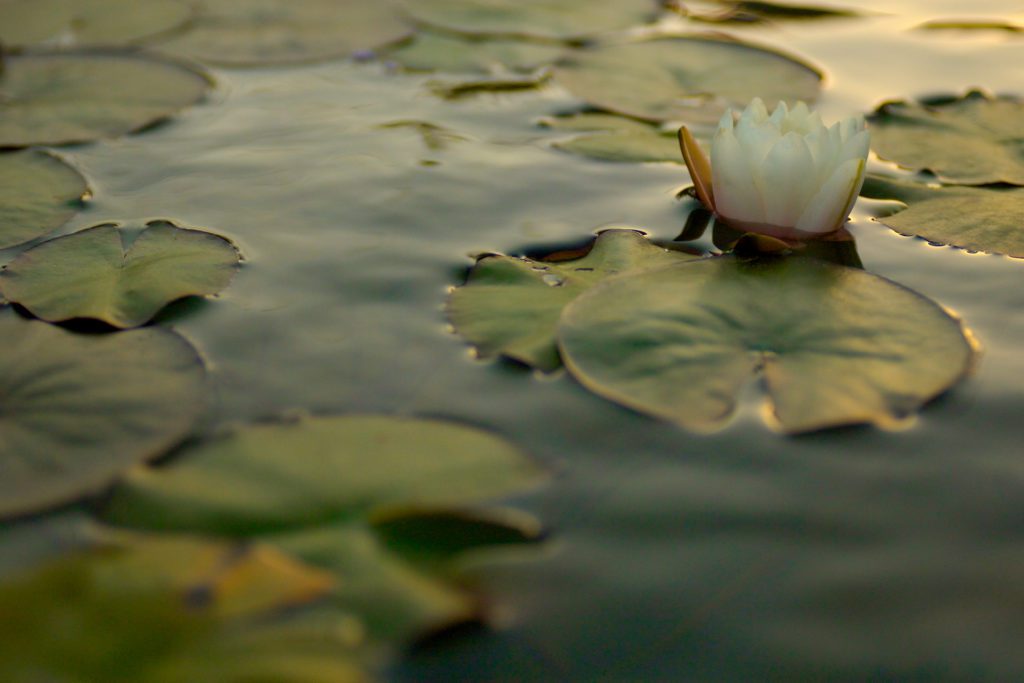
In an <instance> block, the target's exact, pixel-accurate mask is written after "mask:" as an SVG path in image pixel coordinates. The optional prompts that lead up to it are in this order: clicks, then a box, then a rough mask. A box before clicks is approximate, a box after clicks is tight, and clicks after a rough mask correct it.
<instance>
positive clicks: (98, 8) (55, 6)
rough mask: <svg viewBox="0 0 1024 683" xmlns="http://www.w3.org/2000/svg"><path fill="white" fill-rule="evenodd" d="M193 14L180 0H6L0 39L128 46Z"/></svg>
mask: <svg viewBox="0 0 1024 683" xmlns="http://www.w3.org/2000/svg"><path fill="white" fill-rule="evenodd" d="M191 16H192V9H191V8H190V7H189V6H188V4H187V3H184V2H181V1H180V0H4V1H3V2H0V44H3V45H5V46H8V47H25V46H30V45H50V46H54V47H62V48H63V47H72V46H74V47H96V46H114V45H130V44H134V43H139V42H142V41H144V40H146V39H147V38H152V37H153V36H156V35H159V34H161V33H166V32H168V31H173V30H174V29H176V28H179V27H181V26H182V25H183V24H184V23H185V22H186V21H188V19H189V17H191Z"/></svg>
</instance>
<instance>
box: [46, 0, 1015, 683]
mask: <svg viewBox="0 0 1024 683" xmlns="http://www.w3.org/2000/svg"><path fill="white" fill-rule="evenodd" d="M871 4H874V5H875V7H874V8H873V9H876V10H881V9H887V10H888V11H890V12H892V13H893V14H891V15H877V16H872V17H869V18H861V19H853V20H836V21H828V22H818V23H790V24H786V25H783V26H780V27H774V28H765V27H760V28H754V27H750V28H741V29H737V30H736V31H735V32H736V33H738V34H739V35H742V36H744V37H747V38H749V39H751V40H755V41H757V42H760V43H762V44H767V45H772V46H776V47H782V48H784V49H787V50H790V51H792V52H795V53H796V54H798V55H801V56H803V57H804V58H806V59H808V60H809V61H811V62H812V63H814V64H816V65H818V66H819V67H820V68H822V69H823V70H824V71H825V72H826V74H827V85H826V91H825V92H824V94H823V96H822V98H821V102H820V106H821V109H822V111H823V114H824V116H825V118H826V119H828V120H833V119H835V118H837V117H840V116H846V115H850V114H854V113H860V112H867V111H870V110H871V109H873V108H874V106H876V105H877V104H878V103H880V102H881V101H884V100H886V99H894V98H903V97H914V96H919V95H925V94H931V93H935V92H955V93H959V92H962V91H964V90H965V89H967V88H969V87H972V86H982V87H985V88H987V89H989V90H991V91H994V92H1010V93H1014V92H1018V93H1019V92H1020V91H1021V84H1022V83H1024V38H1021V37H1017V36H1014V35H1009V34H1004V33H962V32H950V33H921V32H912V31H909V30H908V29H910V27H912V26H914V25H916V24H917V23H919V22H920V21H923V20H925V19H934V18H949V17H951V16H957V17H959V16H963V15H964V13H965V12H967V9H968V8H965V7H963V6H962V5H963V4H964V3H959V2H943V3H936V2H926V1H925V0H918V1H917V2H901V3H871ZM883 5H884V7H883ZM866 6H867V4H866ZM1013 9H1018V10H1019V9H1020V7H1019V6H1015V4H1014V3H1010V2H986V3H973V4H972V5H971V6H970V8H969V15H970V16H971V17H972V18H973V17H978V16H986V15H990V16H996V17H999V18H1003V19H1011V18H1016V19H1017V20H1018V21H1019V20H1021V17H1020V16H1019V15H1018V16H1017V17H1013V16H1012V15H1011V14H1010V13H1011V10H1013ZM214 76H215V78H216V80H217V84H218V86H217V88H216V90H215V91H214V92H213V94H212V95H211V97H210V98H209V100H208V102H206V103H205V104H203V105H201V106H197V107H195V108H192V109H190V110H188V111H186V112H184V113H183V114H181V115H180V116H177V117H175V118H174V119H173V120H172V121H170V122H169V123H167V124H164V125H161V126H159V127H158V128H156V129H154V130H151V131H148V132H146V133H145V134H143V135H138V136H133V137H127V138H124V139H120V140H116V141H110V142H102V143H98V144H93V145H88V146H82V147H76V148H68V149H67V150H65V151H63V152H62V154H64V156H66V157H67V158H68V159H69V160H70V161H71V162H72V163H74V164H75V165H76V166H78V167H79V168H80V169H81V170H82V172H83V173H84V174H85V175H86V177H87V178H89V180H90V183H91V184H92V187H93V192H94V195H95V198H94V200H93V201H92V202H91V203H90V205H89V208H88V209H87V210H85V211H83V212H82V213H81V214H80V215H79V216H77V218H76V219H75V220H74V221H73V222H72V223H71V224H69V225H67V226H66V227H65V230H64V232H71V231H73V230H76V229H79V228H82V227H84V226H88V225H92V224H95V223H99V222H102V221H107V220H127V221H142V220H146V219H153V218H170V219H174V220H177V221H181V222H183V223H186V224H189V225H193V226H199V227H204V228H208V229H211V230H213V231H216V232H218V233H221V234H224V235H226V236H228V237H230V238H231V239H233V240H234V241H236V243H237V244H238V245H239V246H240V248H241V249H242V251H243V253H244V254H245V256H246V259H247V262H246V265H245V267H244V268H243V270H242V271H241V272H240V274H239V275H238V277H237V278H236V280H235V281H234V283H233V284H232V285H231V287H230V288H229V289H228V290H227V291H226V292H225V293H224V294H223V295H222V296H221V297H219V298H218V299H215V300H212V301H210V302H207V303H202V304H189V305H179V306H177V307H176V308H174V309H172V311H171V312H169V313H168V314H167V315H166V316H165V319H167V320H169V321H171V322H173V324H174V325H175V327H176V328H177V329H178V330H179V331H181V332H182V333H183V334H184V335H185V336H186V337H187V338H188V339H189V340H191V341H192V342H193V343H194V344H195V345H196V346H197V347H198V348H199V349H200V351H201V352H202V353H203V354H204V356H205V357H206V359H207V361H208V363H209V366H210V368H211V372H212V374H213V377H214V381H215V387H216V396H217V399H216V402H215V403H216V407H215V410H214V411H213V412H211V415H210V419H209V420H208V426H209V427H210V428H214V427H216V426H218V425H221V424H224V423H229V422H241V421H250V420H254V419H258V418H263V417H268V416H274V415H278V414H281V413H283V412H293V411H301V412H310V413H315V414H324V413H336V412H385V413H397V414H408V415H428V416H440V417H445V418H450V419H454V420H457V421H462V422H467V423H471V424H475V425H480V426H484V427H487V428H490V429H493V430H495V431H497V432H498V433H500V434H502V435H504V436H506V437H507V438H509V439H510V440H512V441H514V442H515V443H517V444H519V445H521V446H522V447H524V448H525V449H527V450H528V451H529V452H530V453H531V454H532V455H533V456H534V457H536V458H537V459H538V460H540V461H541V462H543V463H545V464H547V465H548V466H549V467H550V468H552V469H553V470H554V471H555V473H556V476H555V479H554V481H553V482H552V483H551V484H550V485H549V486H547V487H546V488H543V489H541V490H538V491H537V492H535V493H533V494H531V495H529V496H526V497H523V498H521V499H517V500H515V501H512V502H513V503H514V504H515V505H517V506H519V507H522V508H524V509H526V510H529V511H531V512H533V513H534V514H536V515H537V516H539V517H540V518H541V519H542V520H543V521H544V522H545V524H546V525H547V526H548V528H549V529H550V532H551V541H550V543H549V544H548V547H547V548H546V549H545V551H544V553H543V554H542V555H541V556H540V557H539V558H536V559H531V560H529V561H523V562H513V563H507V564H500V563H494V564H482V565H480V566H478V567H476V568H475V569H474V570H473V571H472V572H471V575H470V578H471V579H472V580H474V581H476V582H478V583H479V585H481V586H482V587H483V588H485V593H486V594H487V595H488V596H489V598H488V599H489V601H490V603H491V607H492V611H493V614H494V617H495V623H496V625H497V628H496V630H494V631H478V632H473V633H468V634H465V633H464V634H457V635H453V636H451V637H449V638H446V639H444V640H443V641H441V642H435V643H434V644H433V645H432V646H431V647H426V648H423V649H421V650H418V651H417V652H416V653H414V655H413V656H411V657H410V658H408V659H407V660H406V661H404V662H402V663H401V664H400V665H399V666H398V667H396V669H395V670H394V671H393V672H392V673H393V677H394V679H395V680H401V681H463V680H464V681H485V680H486V681H489V680H504V681H523V680H537V681H546V680H552V681H567V680H580V681H583V680H587V681H589V680H715V681H723V680H801V679H815V680H824V679H828V680H865V679H869V678H874V679H894V678H897V679H902V680H905V679H920V680H925V679H927V680H933V679H946V680H982V679H990V680H1003V681H1005V680H1014V679H1020V678H1022V677H1024V650H1022V649H1021V647H1020V643H1021V642H1024V465H1022V463H1021V449H1020V433H1021V425H1020V421H1021V417H1022V416H1024V392H1022V391H1021V381H1022V379H1024V355H1022V354H1021V353H1020V342H1021V340H1022V339H1024V313H1022V311H1024V287H1022V286H1021V283H1022V278H1024V263H1021V262H1020V261H1014V260H1011V259H1007V258H1003V257H997V256H986V255H971V254H967V253H964V252H962V251H957V250H954V249H950V248H939V247H933V246H929V245H928V244H926V243H925V242H923V241H920V240H916V239H911V238H905V237H900V236H898V235H896V234H895V233H893V232H891V231H890V230H888V229H887V228H885V227H884V226H881V225H879V224H877V223H873V222H872V221H871V220H870V219H871V216H872V215H877V213H878V212H880V211H884V210H885V208H886V205H885V204H884V203H882V202H872V201H867V200H861V201H860V203H859V204H858V206H857V209H856V211H855V214H854V220H853V223H852V227H851V231H852V232H853V233H854V234H855V236H856V240H857V246H858V249H859V253H860V256H861V258H862V260H863V262H864V265H865V267H866V268H867V269H868V270H869V271H871V272H874V273H877V274H880V275H883V276H886V277H890V278H892V279H894V280H896V281H898V282H900V283H902V284H904V285H907V286H909V287H912V288H914V289H916V290H917V291H919V292H921V293H923V294H925V295H926V296H929V297H931V298H933V299H935V300H937V301H938V302H940V303H942V304H943V305H945V306H947V307H949V308H950V309H952V310H954V311H955V312H956V313H957V314H959V315H960V316H962V318H963V319H964V321H965V322H966V324H967V326H968V327H969V328H970V329H971V330H972V331H973V332H974V333H975V335H976V336H977V338H978V339H979V341H980V343H981V346H982V349H983V355H982V357H981V361H980V364H979V366H978V368H977V370H976V372H975V373H974V375H973V376H972V377H971V378H970V379H969V380H968V381H967V382H965V383H964V384H962V385H960V386H959V387H957V388H956V389H954V391H952V392H951V393H950V394H949V395H947V396H945V397H943V398H941V399H940V400H938V401H936V402H934V403H933V404H932V405H930V406H929V407H928V408H927V409H925V410H924V411H923V413H922V414H921V415H920V416H919V417H918V418H917V419H916V420H914V421H913V423H912V424H908V425H906V426H905V428H903V429H901V430H899V431H893V432H887V431H881V430H878V429H875V428H855V429H845V430H833V431H829V432H825V433H821V434H817V435H812V436H805V437H800V438H785V437H782V436H779V435H777V434H775V433H773V432H771V431H769V430H768V429H767V428H766V427H765V426H764V425H763V423H762V421H761V419H760V416H759V410H760V396H759V392H758V390H757V388H756V387H751V389H750V391H749V392H748V395H747V396H746V398H745V401H744V403H743V405H742V406H741V410H740V414H739V415H738V417H737V418H736V419H735V420H734V421H733V423H732V424H731V425H730V426H729V427H728V428H727V429H726V430H724V431H723V432H720V433H718V434H715V435H712V436H695V435H692V434H689V433H686V432H683V431H681V430H679V429H677V428H675V427H673V426H671V425H668V424H664V423H660V422H656V421H654V420H651V419H648V418H645V417H642V416H639V415H635V414H632V413H630V412H628V411H626V410H624V409H621V408H618V407H616V406H615V405H612V404H610V403H608V402H606V401H604V400H602V399H600V398H598V397H596V396H593V395H591V394H589V393H587V392H586V391H584V390H583V389H581V388H580V387H579V386H578V385H576V383H575V382H574V381H573V380H572V379H571V378H569V377H568V376H566V375H565V374H559V375H556V376H554V377H540V376H536V375H533V374H531V373H530V372H529V371H528V370H525V369H523V368H521V367H518V366H515V365H513V364H511V363H504V362H493V361H486V362H482V361H477V360H474V359H473V357H472V355H471V353H470V352H469V350H468V348H467V347H466V346H465V344H464V343H463V342H462V341H461V340H460V339H459V338H458V337H456V336H455V335H454V334H452V333H451V331H450V330H449V328H448V326H447V323H446V320H445V317H444V313H443V310H442V306H443V303H444V299H445V295H446V292H447V290H448V288H450V287H451V286H453V285H456V284H459V283H460V282H461V278H463V277H464V272H465V269H466V268H467V267H468V266H469V265H470V264H471V263H472V259H471V257H472V256H473V255H476V254H479V253H482V252H487V251H501V252H515V251H520V250H522V249H525V248H529V247H533V246H537V245H542V244H547V243H561V242H566V241H577V240H579V239H580V238H583V237H585V236H587V235H589V234H591V233H593V232H594V231H595V230H598V229H600V228H602V227H606V226H609V225H613V224H628V225H634V226H639V227H642V228H643V229H645V230H647V231H648V232H649V233H650V234H651V235H652V236H653V237H656V238H659V239H671V238H672V237H674V236H675V235H676V234H678V232H679V230H680V229H681V227H682V225H683V222H684V220H685V214H684V212H683V211H682V209H681V208H680V205H679V204H677V202H675V201H674V199H673V196H674V194H675V192H676V191H677V190H678V189H680V188H681V187H682V186H684V185H687V184H688V179H687V176H686V172H685V169H684V168H683V167H682V166H675V165H657V164H651V165H631V164H611V163H602V162H597V161H590V160H586V159H582V158H577V157H573V156H571V155H568V154H564V153H560V152H558V151H556V150H553V149H550V148H549V147H548V146H547V142H548V141H549V140H550V139H551V135H550V133H546V132H545V131H544V130H543V129H541V128H538V127H536V126H535V125H534V121H535V120H536V119H537V118H538V117H541V116H544V115H550V114H553V113H558V112H563V111H569V110H572V109H574V108H575V107H577V106H578V103H577V102H576V101H575V100H574V99H572V98H571V97H570V96H569V95H568V94H567V93H565V92H564V91H561V90H560V89H559V88H558V87H557V86H548V87H546V88H544V89H543V90H541V91H539V92H529V93H519V94H508V95H496V96H493V95H486V96H480V97H475V98H468V99H464V100H460V101H457V102H445V101H442V100H439V99H437V98H436V97H434V96H433V95H431V93H430V90H429V88H428V87H427V86H426V81H427V80H429V77H425V76H408V75H400V74H395V73H392V72H390V71H389V70H388V69H387V68H385V67H384V66H382V65H381V64H379V63H368V64H356V63H352V62H345V61H338V62H331V63H326V64H322V65H318V66H309V67H300V68H280V69H266V70H249V71H243V70H215V71H214ZM410 119H413V120H421V121H427V122H430V123H433V124H436V125H440V126H444V127H446V128H448V129H450V130H452V131H453V132H454V133H457V134H458V135H460V136H462V137H463V138H465V140H462V141H455V142H452V143H451V144H450V145H449V146H447V147H446V148H444V149H441V150H432V149H429V148H428V147H427V146H426V145H425V144H424V142H423V140H422V139H421V137H420V136H419V134H418V133H417V132H416V130H415V129H413V128H410V127H399V128H383V129H382V128H380V126H381V125H382V124H386V123H389V122H394V121H400V120H410ZM873 163H874V165H875V168H876V169H878V168H884V167H885V166H886V165H885V164H882V163H881V162H877V161H875V162H873Z"/></svg>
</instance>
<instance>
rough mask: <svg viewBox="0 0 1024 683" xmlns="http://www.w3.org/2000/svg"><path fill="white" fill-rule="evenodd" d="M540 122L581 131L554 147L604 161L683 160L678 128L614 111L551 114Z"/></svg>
mask: <svg viewBox="0 0 1024 683" xmlns="http://www.w3.org/2000/svg"><path fill="white" fill-rule="evenodd" d="M540 124H541V125H542V126H545V127H547V128H550V129H552V130H555V131H566V132H580V133H582V134H581V135H577V136H576V137H574V138H570V139H568V140H560V141H558V142H555V143H553V146H554V147H557V148H558V149H562V150H565V151H566V152H571V153H573V154H579V155H581V156H585V157H590V158H592V159H601V160H602V161H625V162H643V161H671V162H675V163H682V161H683V157H682V155H680V153H679V141H678V139H677V138H676V133H675V131H672V132H668V131H662V130H659V129H658V128H656V127H655V126H652V125H650V124H648V123H642V122H640V121H635V120H633V119H627V118H624V117H622V116H615V115H613V114H592V113H583V114H574V115H572V116H552V117H548V118H546V119H542V120H541V122H540Z"/></svg>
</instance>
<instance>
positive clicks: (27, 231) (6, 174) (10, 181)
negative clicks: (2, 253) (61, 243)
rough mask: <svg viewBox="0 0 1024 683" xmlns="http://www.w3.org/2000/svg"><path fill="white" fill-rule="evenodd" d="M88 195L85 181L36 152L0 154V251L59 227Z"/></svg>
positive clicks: (67, 167) (64, 164)
mask: <svg viewBox="0 0 1024 683" xmlns="http://www.w3.org/2000/svg"><path fill="white" fill-rule="evenodd" d="M88 193H89V186H88V185H87V184H86V182H85V178H83V177H82V176H81V174H79V173H78V171H76V170H75V169H73V168H71V167H70V166H68V165H67V164H66V163H64V162H63V161H61V160H60V159H58V158H57V157H55V156H52V155H50V154H46V153H45V152H39V151H35V150H32V151H22V152H10V153H7V154H0V249H6V248H7V247H13V246H14V245H16V244H21V243H23V242H28V241H30V240H33V239H35V238H37V237H41V236H42V235H45V234H46V233H48V232H51V231H52V230H55V229H57V228H59V227H60V226H61V225H63V224H64V223H65V222H66V221H67V220H68V219H69V218H71V217H72V216H73V215H75V213H77V212H78V209H79V208H81V204H82V200H83V199H84V198H85V196H86V195H87V194H88Z"/></svg>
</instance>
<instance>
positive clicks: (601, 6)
mask: <svg viewBox="0 0 1024 683" xmlns="http://www.w3.org/2000/svg"><path fill="white" fill-rule="evenodd" d="M402 5H403V7H404V8H405V9H406V11H408V12H409V14H410V15H412V16H413V18H415V19H416V20H417V21H420V22H422V23H424V24H427V25H430V26H436V27H439V28H443V29H446V30H448V31H454V32H456V33H467V34H472V35H488V36H519V37H533V38H546V39H554V40H565V39H573V38H585V37H587V36H592V35H595V34H599V33H606V32H608V31H615V30H620V29H625V28H629V27H630V26H635V25H637V24H645V23H647V22H649V21H651V20H652V19H654V18H655V17H656V16H657V14H658V4H657V2H654V1H652V0H602V1H601V2H593V0H403V2H402Z"/></svg>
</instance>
